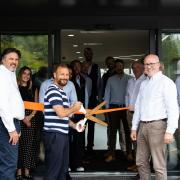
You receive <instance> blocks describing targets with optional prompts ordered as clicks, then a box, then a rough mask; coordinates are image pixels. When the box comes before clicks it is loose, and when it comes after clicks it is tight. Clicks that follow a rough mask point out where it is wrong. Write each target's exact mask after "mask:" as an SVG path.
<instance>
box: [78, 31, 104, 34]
mask: <svg viewBox="0 0 180 180" xmlns="http://www.w3.org/2000/svg"><path fill="white" fill-rule="evenodd" d="M106 32H107V31H80V33H81V34H102V33H106Z"/></svg>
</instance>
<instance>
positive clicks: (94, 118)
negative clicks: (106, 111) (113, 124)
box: [88, 116, 108, 126]
mask: <svg viewBox="0 0 180 180" xmlns="http://www.w3.org/2000/svg"><path fill="white" fill-rule="evenodd" d="M88 119H89V120H91V121H93V122H96V123H98V124H101V125H103V126H108V124H107V123H105V122H104V121H102V120H100V119H98V118H96V117H94V116H88Z"/></svg>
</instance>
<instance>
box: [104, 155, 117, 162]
mask: <svg viewBox="0 0 180 180" xmlns="http://www.w3.org/2000/svg"><path fill="white" fill-rule="evenodd" d="M115 159H116V158H115V155H112V154H109V155H108V156H107V158H106V159H105V161H106V162H112V161H114V160H115Z"/></svg>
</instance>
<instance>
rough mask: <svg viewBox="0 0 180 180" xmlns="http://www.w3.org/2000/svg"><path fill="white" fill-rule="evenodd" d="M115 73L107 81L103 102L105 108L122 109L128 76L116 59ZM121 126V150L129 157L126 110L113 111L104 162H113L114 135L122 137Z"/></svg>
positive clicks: (129, 146)
mask: <svg viewBox="0 0 180 180" xmlns="http://www.w3.org/2000/svg"><path fill="white" fill-rule="evenodd" d="M115 72H116V74H115V75H113V76H111V77H109V79H108V80H107V85H106V88H105V94H104V100H105V101H106V102H107V105H106V108H123V107H125V106H126V105H125V95H126V87H127V83H128V80H129V78H130V76H129V75H127V74H125V73H124V61H123V60H120V59H117V60H116V61H115ZM121 122H122V123H121ZM121 124H123V128H124V132H125V143H122V142H123V139H120V145H121V150H123V154H124V155H127V158H129V157H130V155H131V145H130V142H131V139H130V130H129V126H128V122H127V117H126V110H122V111H114V112H111V113H109V124H108V126H109V153H108V156H107V158H106V159H105V161H106V162H111V161H113V160H115V148H116V134H117V131H119V137H122V136H121V133H122V131H121V130H122V129H121ZM124 144H125V145H126V152H125V151H124V149H123V145H124Z"/></svg>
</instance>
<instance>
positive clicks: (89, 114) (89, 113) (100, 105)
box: [87, 101, 107, 117]
mask: <svg viewBox="0 0 180 180" xmlns="http://www.w3.org/2000/svg"><path fill="white" fill-rule="evenodd" d="M106 103H107V102H106V101H103V102H102V103H100V104H99V105H98V106H96V107H95V108H94V109H92V110H91V111H87V112H88V113H87V117H88V116H91V115H93V114H95V113H96V111H98V110H99V109H100V108H101V107H102V106H104V105H105V104H106Z"/></svg>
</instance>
